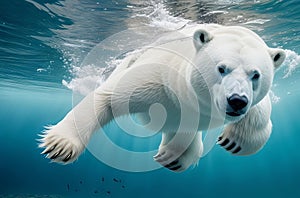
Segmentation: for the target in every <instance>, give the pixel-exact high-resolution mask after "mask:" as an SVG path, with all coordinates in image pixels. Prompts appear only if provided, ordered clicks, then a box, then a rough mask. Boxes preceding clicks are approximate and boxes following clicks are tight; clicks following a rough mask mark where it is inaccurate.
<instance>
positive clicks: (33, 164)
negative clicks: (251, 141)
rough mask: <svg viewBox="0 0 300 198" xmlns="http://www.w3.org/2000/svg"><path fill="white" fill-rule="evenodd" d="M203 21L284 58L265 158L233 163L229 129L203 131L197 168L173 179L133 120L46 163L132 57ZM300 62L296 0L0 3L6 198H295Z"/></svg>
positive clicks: (149, 135) (0, 131)
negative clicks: (74, 112) (57, 132)
mask: <svg viewBox="0 0 300 198" xmlns="http://www.w3.org/2000/svg"><path fill="white" fill-rule="evenodd" d="M196 23H198V24H204V23H215V24H221V25H237V26H243V27H246V28H249V29H251V30H252V31H254V32H255V33H257V34H258V35H259V36H260V37H261V38H262V39H263V40H264V41H265V42H266V44H267V45H268V46H269V47H271V48H280V49H282V50H284V52H285V54H286V58H285V60H284V62H283V63H282V65H281V67H280V68H279V69H278V70H277V71H276V74H275V77H274V80H273V84H272V87H271V90H270V98H271V103H272V114H271V120H272V123H273V129H272V134H271V136H270V138H269V140H268V142H267V143H266V145H265V146H264V147H263V148H262V149H261V150H260V151H259V152H257V153H255V154H253V155H247V156H235V155H232V154H231V153H229V152H227V151H226V150H225V149H224V148H222V147H221V146H220V145H217V144H215V143H216V141H217V138H218V136H219V135H220V134H221V131H222V128H221V129H220V128H219V129H213V130H211V131H209V130H208V131H204V132H203V137H204V142H203V144H204V152H203V153H202V157H201V158H200V161H199V162H198V163H197V164H196V165H194V166H192V167H190V168H189V169H187V170H185V171H183V172H180V173H177V172H174V171H171V170H169V169H167V168H165V167H163V166H161V165H160V164H159V163H157V162H156V161H155V160H154V159H153V156H154V155H156V153H157V152H158V147H159V145H160V141H161V139H162V135H161V133H158V132H159V130H158V131H156V132H155V131H151V130H148V129H144V128H143V127H142V125H141V124H140V123H138V122H139V121H138V120H136V118H135V117H134V116H132V117H131V118H130V119H129V118H126V117H120V118H119V119H117V120H115V121H112V122H110V123H109V124H108V125H106V126H105V127H104V128H103V129H99V130H98V131H97V132H96V133H95V134H93V136H92V138H91V140H90V142H89V143H88V145H86V149H85V150H84V151H83V153H82V154H81V155H80V156H79V158H78V160H75V161H74V162H73V163H70V164H66V165H63V164H60V163H55V162H51V160H50V159H47V158H46V155H44V154H41V153H42V152H43V151H44V148H41V146H39V145H41V144H40V139H41V138H43V131H45V129H47V128H49V127H50V126H51V125H55V124H57V123H58V122H59V121H60V120H62V119H63V118H64V116H65V115H66V114H67V113H68V112H69V111H70V110H71V109H72V108H73V107H74V106H75V105H76V104H78V103H79V102H80V100H81V99H82V98H83V97H84V96H86V95H87V94H88V93H90V92H91V91H93V90H94V89H95V88H97V87H98V86H100V85H101V84H103V82H104V81H105V80H106V79H107V78H108V76H109V75H110V74H111V73H112V72H113V71H114V69H115V68H116V66H117V65H118V64H119V63H120V61H122V60H123V59H124V58H126V56H128V54H130V53H133V52H136V51H138V50H140V49H141V48H142V47H144V46H147V45H150V44H151V43H154V42H156V41H157V40H158V39H159V38H160V37H161V36H162V35H166V34H168V33H172V32H176V31H177V30H181V29H182V28H185V27H187V26H189V25H191V24H196ZM200 39H201V37H200ZM201 40H202V39H201ZM179 47H180V46H179ZM299 54H300V3H299V1H298V0H251V1H248V0H215V1H213V0H203V1H197V0H189V1H188V0H174V1H171V0H161V1H159V0H151V1H138V0H99V1H97V0H1V1H0V124H1V127H0V155H1V159H0V198H10V197H11V198H13V197H18V198H23V197H24V198H25V197H26V198H27V197H40V198H44V197H45V198H46V197H49V198H50V197H53V198H54V197H55V198H56V197H60V198H63V197H70V198H76V197H78V198H86V197H87V198H88V197H143V198H144V197H145V198H148V197H149V198H150V197H151V198H152V197H173V198H177V197H178V198H179V197H193V198H194V197H199V198H200V197H201V198H202V197H203V198H210V197H222V198H225V197H231V198H232V197H237V198H240V197H243V198H244V197H245V198H250V197H274V198H275V197H286V198H296V197H297V198H298V197H300V154H299V151H298V150H299V143H297V142H298V141H299V138H300V134H299V131H300V103H299V100H300V87H299V84H300V67H299V66H300V55H299ZM275 59H276V57H275V58H274V60H275ZM149 111H150V110H149ZM81 116H83V117H84V114H83V115H81ZM132 121H134V122H135V121H136V123H138V124H135V125H134V124H132ZM41 136H42V137H41ZM232 146H234V145H232ZM52 157H53V156H52ZM68 157H70V156H67V158H68Z"/></svg>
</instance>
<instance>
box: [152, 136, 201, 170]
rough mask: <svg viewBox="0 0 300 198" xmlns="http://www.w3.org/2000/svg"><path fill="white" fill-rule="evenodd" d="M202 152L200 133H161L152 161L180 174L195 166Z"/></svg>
mask: <svg viewBox="0 0 300 198" xmlns="http://www.w3.org/2000/svg"><path fill="white" fill-rule="evenodd" d="M202 152H203V144H202V132H196V133H163V135H162V141H161V144H160V146H159V151H158V153H157V154H156V155H155V156H154V160H155V161H157V162H159V163H160V164H161V165H162V166H164V167H166V168H168V169H170V170H172V171H174V172H182V171H184V170H186V169H188V168H189V167H190V166H191V165H192V164H196V163H197V162H198V161H199V159H200V157H201V155H202Z"/></svg>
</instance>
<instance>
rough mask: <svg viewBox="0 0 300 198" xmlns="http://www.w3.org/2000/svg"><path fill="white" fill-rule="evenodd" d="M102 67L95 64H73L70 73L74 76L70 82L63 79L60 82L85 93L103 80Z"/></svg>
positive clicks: (82, 93)
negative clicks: (76, 65)
mask: <svg viewBox="0 0 300 198" xmlns="http://www.w3.org/2000/svg"><path fill="white" fill-rule="evenodd" d="M104 69H105V68H101V67H97V66H95V65H85V66H81V67H75V66H73V68H72V71H71V73H72V74H73V75H74V78H73V79H72V80H71V81H70V82H67V81H66V80H63V81H62V84H63V85H64V86H66V87H67V88H69V89H71V90H72V91H74V92H76V93H79V94H81V95H87V94H88V93H90V92H91V91H93V90H94V89H95V88H96V87H98V86H99V85H100V84H101V83H102V82H103V75H102V73H103V71H104Z"/></svg>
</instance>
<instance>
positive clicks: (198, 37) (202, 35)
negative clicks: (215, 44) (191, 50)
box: [193, 29, 213, 50]
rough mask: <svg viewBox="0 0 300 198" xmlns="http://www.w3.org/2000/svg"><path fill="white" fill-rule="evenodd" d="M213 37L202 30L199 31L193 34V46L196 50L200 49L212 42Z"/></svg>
mask: <svg viewBox="0 0 300 198" xmlns="http://www.w3.org/2000/svg"><path fill="white" fill-rule="evenodd" d="M212 38H213V36H212V35H211V34H210V33H209V32H207V31H206V30H204V29H199V30H197V31H196V32H195V33H194V36H193V39H194V45H195V48H196V49H197V50H199V49H201V47H202V46H203V45H204V44H205V43H208V42H209V41H210V40H212Z"/></svg>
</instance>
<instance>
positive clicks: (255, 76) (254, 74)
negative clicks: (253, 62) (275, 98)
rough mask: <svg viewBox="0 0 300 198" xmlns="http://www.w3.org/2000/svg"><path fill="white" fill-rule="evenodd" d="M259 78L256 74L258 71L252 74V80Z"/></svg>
mask: <svg viewBox="0 0 300 198" xmlns="http://www.w3.org/2000/svg"><path fill="white" fill-rule="evenodd" d="M259 77H260V74H259V73H258V71H254V72H253V74H252V78H251V79H252V80H258V79H259Z"/></svg>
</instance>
